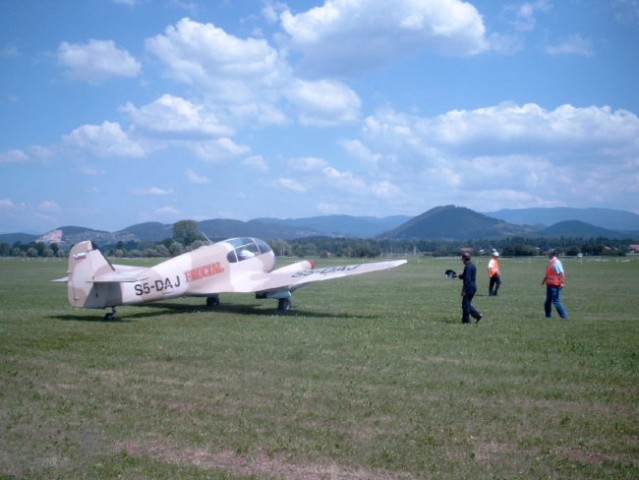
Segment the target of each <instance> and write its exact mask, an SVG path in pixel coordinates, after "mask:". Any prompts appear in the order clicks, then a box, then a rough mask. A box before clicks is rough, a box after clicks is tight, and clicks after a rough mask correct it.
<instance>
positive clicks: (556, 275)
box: [541, 248, 568, 319]
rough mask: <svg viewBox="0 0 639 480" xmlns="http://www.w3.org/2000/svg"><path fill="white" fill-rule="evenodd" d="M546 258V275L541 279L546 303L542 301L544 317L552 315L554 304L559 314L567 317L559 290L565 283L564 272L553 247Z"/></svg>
mask: <svg viewBox="0 0 639 480" xmlns="http://www.w3.org/2000/svg"><path fill="white" fill-rule="evenodd" d="M548 260H549V262H548V266H547V267H546V276H545V277H544V279H543V280H542V281H541V284H542V285H544V284H545V285H546V303H544V310H545V312H546V318H551V317H552V306H553V305H554V306H555V308H556V309H557V313H558V314H559V316H560V317H561V318H565V319H568V311H567V310H566V307H564V304H563V302H562V301H561V292H562V290H563V288H564V285H565V283H566V274H565V273H564V266H563V265H562V263H561V260H559V258H557V251H556V250H555V249H554V248H553V249H550V250H549V251H548Z"/></svg>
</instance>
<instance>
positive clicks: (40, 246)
mask: <svg viewBox="0 0 639 480" xmlns="http://www.w3.org/2000/svg"><path fill="white" fill-rule="evenodd" d="M208 242H209V241H208V240H206V239H204V238H202V237H195V238H180V237H175V236H174V237H171V238H167V239H164V240H162V241H161V242H126V243H124V242H118V243H117V244H116V245H111V246H109V245H105V246H104V247H102V246H101V245H98V247H100V248H101V249H102V250H103V252H104V253H105V254H106V255H107V256H110V257H116V258H122V257H127V258H141V257H144V258H148V257H157V258H169V257H175V256H177V255H180V254H182V253H185V252H189V251H191V250H195V249H197V248H199V247H201V246H203V245H206V244H208ZM268 243H269V245H270V246H271V248H273V251H274V252H275V254H276V255H277V256H282V257H307V258H308V257H310V258H331V257H338V258H377V257H406V256H433V257H445V256H456V255H459V253H460V251H461V250H462V249H464V250H470V251H471V252H473V254H474V255H489V254H490V253H491V252H492V251H493V249H494V250H497V251H499V252H500V254H501V255H503V256H506V257H527V256H536V255H543V254H544V253H545V252H546V251H547V250H548V249H550V248H556V249H557V250H558V251H559V252H560V254H562V255H565V256H578V255H584V256H601V255H614V256H620V255H626V254H627V253H628V252H629V245H630V244H631V243H633V240H632V239H626V240H616V239H607V238H596V239H583V238H570V237H561V238H552V239H548V238H517V237H513V238H507V239H500V240H482V239H480V240H468V241H465V242H461V241H438V240H373V239H353V238H332V237H311V238H302V239H297V240H282V239H271V240H269V241H268ZM67 255H68V251H67V250H65V249H64V248H61V247H60V246H59V245H58V244H56V243H49V244H46V243H41V242H29V243H21V242H15V243H14V244H12V245H10V244H7V243H0V257H22V258H64V257H66V256H67Z"/></svg>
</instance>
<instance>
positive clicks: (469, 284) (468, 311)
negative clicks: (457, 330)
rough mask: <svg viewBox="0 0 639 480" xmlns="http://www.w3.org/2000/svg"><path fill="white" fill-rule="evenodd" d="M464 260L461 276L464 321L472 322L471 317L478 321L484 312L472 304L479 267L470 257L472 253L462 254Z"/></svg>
mask: <svg viewBox="0 0 639 480" xmlns="http://www.w3.org/2000/svg"><path fill="white" fill-rule="evenodd" d="M462 262H464V271H463V272H462V274H461V275H460V276H459V278H460V279H461V280H462V281H463V282H464V285H463V286H462V291H461V295H462V323H470V317H473V318H474V319H475V321H476V322H479V321H480V320H481V318H482V314H481V313H480V312H478V311H477V309H476V308H475V307H473V306H472V301H473V297H474V296H475V293H477V282H476V281H475V279H476V277H477V268H476V267H475V265H474V264H473V262H472V261H471V259H470V253H464V254H462Z"/></svg>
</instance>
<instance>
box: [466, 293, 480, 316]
mask: <svg viewBox="0 0 639 480" xmlns="http://www.w3.org/2000/svg"><path fill="white" fill-rule="evenodd" d="M475 293H476V292H472V293H466V294H465V295H464V296H463V297H462V323H470V317H473V318H474V319H475V320H477V319H479V318H480V317H481V313H479V311H477V309H476V308H475V307H473V306H472V304H471V302H472V301H473V297H474V296H475Z"/></svg>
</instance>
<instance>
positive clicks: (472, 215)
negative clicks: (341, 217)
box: [381, 205, 535, 241]
mask: <svg viewBox="0 0 639 480" xmlns="http://www.w3.org/2000/svg"><path fill="white" fill-rule="evenodd" d="M534 233H535V230H534V229H533V228H531V227H526V226H517V225H512V224H509V223H506V222H504V221H503V220H499V219H496V218H492V217H489V216H487V215H483V214H481V213H477V212H475V211H473V210H470V209H469V208H465V207H456V206H454V205H448V206H444V207H435V208H433V209H431V210H429V211H427V212H425V213H422V214H421V215H418V216H417V217H415V218H413V219H411V220H409V221H408V222H406V223H404V224H402V225H400V226H399V227H397V228H395V229H393V230H390V231H388V232H385V233H383V234H382V235H381V237H383V238H391V239H398V240H406V239H410V238H416V239H422V240H447V241H450V240H467V239H471V238H502V237H507V236H515V235H530V234H534Z"/></svg>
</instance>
